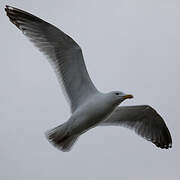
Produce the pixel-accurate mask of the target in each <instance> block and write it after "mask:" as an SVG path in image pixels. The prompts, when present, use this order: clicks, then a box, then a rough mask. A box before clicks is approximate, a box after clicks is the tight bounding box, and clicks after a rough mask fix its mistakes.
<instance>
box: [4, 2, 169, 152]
mask: <svg viewBox="0 0 180 180" xmlns="http://www.w3.org/2000/svg"><path fill="white" fill-rule="evenodd" d="M5 11H6V12H7V16H8V17H9V19H10V21H11V22H12V23H13V24H15V25H16V26H17V27H18V28H19V29H20V30H21V31H22V32H23V34H24V35H25V36H27V37H28V38H29V39H30V40H31V41H32V42H33V43H34V44H35V46H37V47H38V48H39V50H40V51H42V52H43V53H44V54H45V55H47V57H48V59H49V62H50V63H51V64H52V66H53V67H54V70H55V72H56V75H57V78H58V80H59V82H60V84H61V86H62V89H63V92H64V93H65V96H66V97H67V100H68V102H69V105H70V108H71V116H70V118H69V119H68V121H67V122H65V123H63V124H62V125H60V126H58V127H56V128H54V129H52V130H50V131H47V132H46V137H47V138H48V140H49V141H50V142H51V143H52V144H53V145H54V146H55V147H57V148H58V149H60V150H62V151H69V150H70V149H71V147H72V146H73V144H74V143H75V142H76V141H77V139H78V138H79V136H80V135H81V134H83V133H85V132H86V131H87V130H89V129H91V128H94V127H96V126H113V125H115V126H118V125H120V126H125V127H128V128H131V129H133V130H134V131H135V132H136V133H137V134H138V135H140V136H142V137H143V138H145V139H146V140H148V141H151V142H152V143H154V144H155V145H156V146H157V147H160V148H166V149H168V148H170V147H171V146H172V139H171V135H170V132H169V130H168V128H167V126H166V124H165V122H164V120H163V119H162V117H161V116H160V115H159V114H158V113H157V112H156V111H155V110H154V109H153V108H152V107H150V106H148V105H140V106H120V107H119V106H118V105H119V104H120V103H121V102H122V101H124V100H125V99H127V98H132V97H133V96H132V95H130V94H125V93H123V92H120V91H112V92H110V93H101V92H99V91H98V90H97V89H96V87H95V86H94V84H93V83H92V81H91V79H90V77H89V74H88V72H87V69H86V66H85V63H84V58H83V54H82V50H81V48H80V46H79V45H78V44H77V43H76V42H75V41H74V40H73V39H72V38H71V37H69V36H68V35H66V34H65V33H64V32H63V31H61V30H60V29H58V28H56V27H55V26H53V25H51V24H49V23H48V22H45V21H44V20H42V19H40V18H38V17H36V16H34V15H32V14H30V13H28V12H25V11H23V10H20V9H17V8H14V7H11V6H6V8H5Z"/></svg>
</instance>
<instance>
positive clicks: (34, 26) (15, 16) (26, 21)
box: [5, 6, 97, 112]
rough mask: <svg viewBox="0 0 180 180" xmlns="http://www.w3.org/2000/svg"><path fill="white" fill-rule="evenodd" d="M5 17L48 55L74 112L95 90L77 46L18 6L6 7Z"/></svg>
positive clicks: (56, 29) (67, 37) (66, 36)
mask: <svg viewBox="0 0 180 180" xmlns="http://www.w3.org/2000/svg"><path fill="white" fill-rule="evenodd" d="M5 10H6V12H7V16H8V17H9V19H10V21H11V22H12V23H13V24H15V25H16V26H17V27H18V28H19V29H20V30H21V31H22V32H23V33H24V35H26V36H27V37H28V38H30V40H31V41H32V42H33V43H34V44H35V45H36V46H37V47H38V48H39V49H40V51H42V52H43V53H44V54H46V55H47V56H48V59H49V61H50V63H51V64H52V65H53V66H54V69H55V71H56V75H57V77H58V79H59V80H60V82H61V85H62V87H63V90H64V92H65V95H66V97H67V98H68V101H69V103H70V106H71V111H72V112H73V111H74V110H75V109H76V108H77V107H78V106H79V105H80V104H81V103H82V102H83V101H84V100H85V99H86V98H88V97H89V96H90V95H91V94H93V93H96V92H97V90H96V88H95V86H94V85H93V83H92V81H91V79H90V77H89V75H88V72H87V69H86V66H85V63H84V59H83V55H82V51H81V48H80V47H79V45H78V44H77V43H76V42H75V41H74V40H73V39H72V38H71V37H69V36H68V35H66V34H65V33H64V32H62V31H61V30H60V29H58V28H56V27H55V26H53V25H51V24H49V23H47V22H45V21H44V20H42V19H40V18H38V17H36V16H34V15H32V14H30V13H28V12H25V11H22V10H20V9H17V8H14V7H11V6H6V8H5Z"/></svg>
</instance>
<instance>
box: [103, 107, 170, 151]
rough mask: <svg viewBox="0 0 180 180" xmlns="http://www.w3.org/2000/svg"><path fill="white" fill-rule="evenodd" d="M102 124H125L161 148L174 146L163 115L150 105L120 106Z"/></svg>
mask: <svg viewBox="0 0 180 180" xmlns="http://www.w3.org/2000/svg"><path fill="white" fill-rule="evenodd" d="M100 125H102V126H118V125H119V126H125V127H128V128H130V129H133V130H134V131H135V132H136V133H137V134H138V135H140V136H142V137H143V138H145V139H146V140H148V141H151V142H152V143H154V144H155V145H156V146H157V147H160V148H166V149H168V148H170V147H171V146H172V139H171V134H170V132H169V130H168V128H167V126H166V124H165V122H164V120H163V119H162V117H161V116H160V115H159V114H158V113H157V112H156V111H155V110H154V109H153V108H152V107H150V106H147V105H141V106H120V107H118V108H117V109H116V110H115V112H113V113H112V115H111V116H110V117H108V118H107V119H106V120H105V121H103V122H102V123H101V124H100Z"/></svg>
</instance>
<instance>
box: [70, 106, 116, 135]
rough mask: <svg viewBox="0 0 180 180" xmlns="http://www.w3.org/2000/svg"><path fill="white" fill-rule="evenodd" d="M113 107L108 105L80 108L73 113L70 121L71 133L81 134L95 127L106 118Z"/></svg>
mask: <svg viewBox="0 0 180 180" xmlns="http://www.w3.org/2000/svg"><path fill="white" fill-rule="evenodd" d="M113 110H114V108H112V107H109V108H105V107H103V108H101V107H99V108H97V106H96V108H94V107H91V108H90V107H89V108H84V109H82V111H81V112H78V113H77V114H75V115H74V118H73V120H72V121H71V122H72V127H71V132H72V133H73V134H82V133H84V132H86V131H87V130H89V129H91V128H93V127H95V126H97V125H98V123H100V122H101V121H103V120H104V119H106V118H107V117H108V116H109V115H110V114H111V113H112V112H113Z"/></svg>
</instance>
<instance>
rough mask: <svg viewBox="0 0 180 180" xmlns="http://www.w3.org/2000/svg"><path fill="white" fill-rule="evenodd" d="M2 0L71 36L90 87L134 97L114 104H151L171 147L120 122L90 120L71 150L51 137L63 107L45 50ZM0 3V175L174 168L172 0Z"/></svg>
mask: <svg viewBox="0 0 180 180" xmlns="http://www.w3.org/2000/svg"><path fill="white" fill-rule="evenodd" d="M6 4H8V5H12V6H15V7H19V8H21V9H24V10H26V11H28V12H31V13H33V14H35V15H37V16H39V17H41V18H42V19H44V20H46V21H48V22H50V23H52V24H54V25H56V26H57V27H59V28H60V29H61V30H63V31H64V32H66V33H67V34H68V35H70V36H71V37H73V38H74V39H75V40H76V41H77V42H78V43H79V44H80V46H81V47H82V50H83V53H84V58H85V62H86V65H87V68H88V71H89V73H90V75H91V78H92V80H93V82H94V84H95V85H96V86H97V88H98V89H99V90H101V91H104V92H108V91H111V90H122V91H124V92H127V93H132V94H133V95H134V97H135V98H134V99H133V100H127V101H126V102H124V103H123V104H122V105H125V104H126V105H132V104H149V105H151V106H152V107H154V108H155V109H156V110H157V111H158V112H159V113H160V114H161V115H162V117H163V118H164V119H165V121H166V124H167V125H168V127H169V130H170V131H171V135H172V138H173V148H172V149H170V150H162V149H158V148H156V147H155V146H154V145H153V144H152V143H150V142H147V141H145V140H143V139H142V138H140V137H138V136H137V135H135V134H134V133H133V132H132V131H130V130H128V129H125V128H121V127H98V128H95V129H93V130H91V131H89V132H88V133H86V134H84V135H83V136H81V137H80V139H79V141H78V142H77V143H76V145H75V146H74V147H73V149H72V151H70V152H69V153H63V152H61V151H58V150H57V149H55V148H54V147H53V146H52V145H50V144H49V143H48V141H47V140H46V139H45V137H44V132H45V131H46V130H47V129H51V128H53V127H55V126H57V125H59V124H61V123H63V122H64V121H66V120H67V119H68V117H69V115H70V114H69V107H68V104H67V103H66V101H65V98H64V96H63V94H62V92H61V89H60V87H59V84H58V82H57V79H56V77H55V74H54V72H53V70H52V68H51V66H50V65H49V63H48V62H47V60H46V59H45V57H44V56H43V55H42V54H41V53H40V52H39V51H38V50H37V49H36V48H35V47H34V46H33V45H32V44H31V43H30V42H29V41H28V40H27V38H26V37H24V36H23V34H22V33H21V32H20V31H19V30H18V29H17V28H16V27H15V26H13V25H12V24H11V23H10V22H9V20H8V18H7V17H6V15H5V12H4V6H5V5H6ZM0 5H1V6H0V7H1V13H0V22H1V34H0V39H1V43H0V49H1V53H0V69H1V70H0V82H1V84H0V90H1V93H0V114H1V126H0V137H1V140H0V149H1V150H0V152H1V153H0V159H1V161H0V179H2V180H11V179H13V180H24V179H26V180H32V179H33V180H39V179H43V180H49V179H53V180H58V179H63V180H66V179H72V178H74V179H79V180H81V179H87V180H90V179H101V178H103V180H109V179H110V178H111V179H113V180H119V179H127V180H131V179H138V180H144V179H146V180H152V179H163V180H167V179H179V178H180V159H179V152H180V141H179V139H178V138H179V137H180V131H179V127H180V121H179V107H180V101H179V100H180V93H179V92H180V85H179V77H180V70H179V69H180V51H179V44H180V43H179V42H180V33H179V32H180V21H179V17H180V2H179V1H178V0H171V1H168V0H151V1H144V0H121V1H119V0H116V1H104V0H99V1H96V0H91V1H84V0H77V1H73V0H71V1H70V0H60V1H58V0H56V1H37V0H31V1H24V0H8V1H6V0H3V1H1V2H0ZM99 67H101V68H99ZM117 141H119V143H117Z"/></svg>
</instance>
